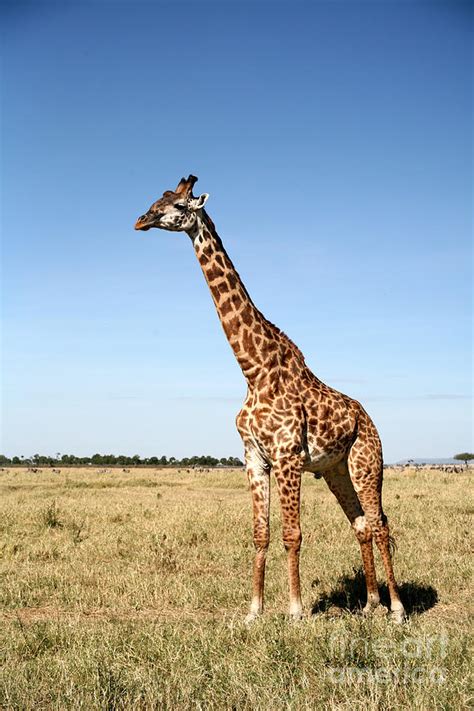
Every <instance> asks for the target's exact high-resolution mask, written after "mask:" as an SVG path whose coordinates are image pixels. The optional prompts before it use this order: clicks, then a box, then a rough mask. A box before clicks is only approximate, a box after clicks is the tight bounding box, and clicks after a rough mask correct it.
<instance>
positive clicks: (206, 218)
mask: <svg viewBox="0 0 474 711" xmlns="http://www.w3.org/2000/svg"><path fill="white" fill-rule="evenodd" d="M202 214H203V217H204V221H205V223H206V226H207V227H208V229H209V230H210V231H211V232H212V234H213V235H214V237H215V239H216V240H217V242H218V244H219V245H220V246H221V247H222V249H224V251H225V248H224V244H223V242H222V240H221V238H220V237H219V234H218V232H217V230H216V226H215V224H214V222H213V221H212V219H211V218H210V217H209V215H208V213H207V212H206V210H204V209H203V211H202ZM226 255H227V252H226ZM227 258H228V259H229V261H230V258H229V256H228V255H227ZM234 269H235V267H234ZM236 271H237V270H236ZM242 286H243V288H244V290H245V292H246V293H247V296H248V298H249V299H250V301H252V299H251V297H250V295H249V293H248V292H247V289H246V288H245V285H244V284H242ZM252 303H253V302H252ZM260 313H261V312H260ZM261 316H262V318H263V319H264V320H265V321H266V322H267V324H268V325H269V326H270V328H271V329H272V330H273V331H274V332H275V333H276V335H277V336H278V337H279V338H282V339H284V340H285V341H286V343H287V345H288V346H289V347H290V349H291V350H292V351H293V354H294V355H295V356H296V357H297V358H298V359H299V360H301V361H302V363H305V359H304V355H303V353H302V352H301V351H300V349H299V348H298V346H297V345H296V343H294V342H293V341H292V340H291V338H290V337H289V336H287V334H286V333H285V332H284V331H282V330H281V329H280V328H278V326H275V324H274V323H272V322H271V321H269V320H268V319H267V318H266V317H265V316H264V315H263V314H262V313H261Z"/></svg>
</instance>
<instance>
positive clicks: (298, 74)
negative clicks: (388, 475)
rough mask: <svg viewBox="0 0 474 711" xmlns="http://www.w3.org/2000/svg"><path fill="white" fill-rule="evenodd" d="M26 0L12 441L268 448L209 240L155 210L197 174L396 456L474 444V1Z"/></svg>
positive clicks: (265, 279) (16, 160)
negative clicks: (250, 400)
mask: <svg viewBox="0 0 474 711" xmlns="http://www.w3.org/2000/svg"><path fill="white" fill-rule="evenodd" d="M1 13H2V26H3V38H2V40H3V42H2V44H3V80H2V99H3V102H2V103H3V106H4V109H3V122H2V148H3V160H2V188H3V198H2V223H3V224H2V231H3V254H2V274H3V318H2V326H3V328H2V331H3V348H2V357H3V371H4V377H3V386H2V395H3V396H2V405H3V425H2V444H1V449H2V451H3V452H4V453H6V454H10V455H12V454H24V455H30V454H33V453H35V452H40V453H55V452H57V451H59V452H71V453H75V454H92V453H94V452H96V451H99V452H114V453H119V452H121V453H125V454H135V453H138V454H141V455H143V456H151V455H154V454H156V455H159V456H161V455H162V454H166V455H168V456H170V455H174V456H179V457H181V456H188V455H193V454H207V453H209V454H213V455H217V456H229V455H237V456H241V455H242V447H241V443H240V439H239V437H238V434H237V432H236V430H235V425H234V417H235V414H236V412H237V411H238V410H239V408H240V404H241V402H242V400H243V398H244V396H245V381H244V379H243V376H242V374H241V372H240V369H239V367H238V365H237V363H236V361H235V360H234V357H233V354H232V352H231V350H230V347H229V345H228V343H227V341H226V340H225V336H224V334H223V331H222V329H221V326H220V324H219V322H218V319H217V316H216V314H215V311H214V307H213V305H212V301H211V299H210V295H209V293H208V290H207V287H206V285H205V282H204V279H203V277H202V274H201V272H200V269H199V266H198V264H197V261H196V258H195V255H194V253H193V250H192V246H191V244H190V242H189V240H188V238H187V237H186V236H185V235H182V234H172V233H165V232H159V231H150V232H146V233H137V232H134V230H133V224H134V221H135V219H136V217H137V216H138V215H140V214H142V213H143V212H144V211H145V209H146V208H148V207H149V205H150V204H151V202H153V200H155V199H156V198H157V197H158V196H160V195H161V193H162V192H163V191H164V190H166V189H173V188H174V187H175V185H176V183H177V182H178V180H179V178H180V177H181V176H182V175H187V174H188V173H194V174H196V175H198V176H199V183H198V184H197V186H196V190H197V189H198V188H199V189H201V191H205V192H209V193H210V196H211V197H210V199H209V201H208V204H207V209H208V212H209V214H210V215H211V216H212V218H213V220H214V222H215V223H216V226H217V228H218V231H219V233H220V235H221V237H222V238H223V240H224V243H225V245H226V247H227V250H228V252H229V253H230V255H231V257H232V259H233V261H234V263H235V264H236V266H237V269H238V270H239V272H240V274H241V276H242V278H243V280H244V282H245V284H246V286H247V288H248V290H249V292H250V293H251V295H252V298H253V300H254V301H255V303H256V304H257V305H258V306H259V308H260V309H261V310H262V311H263V312H264V314H265V315H266V316H267V317H268V318H269V319H270V320H271V321H273V322H275V323H277V324H278V325H279V326H280V327H281V328H282V329H283V330H285V331H286V332H287V333H288V334H289V335H290V337H291V338H292V339H293V340H294V341H295V342H296V343H297V344H298V345H299V346H300V348H301V349H302V350H303V352H304V353H305V356H306V361H307V363H308V364H309V366H310V367H311V368H312V369H313V370H314V372H315V373H316V374H317V375H318V376H319V377H320V378H321V379H323V380H325V381H326V382H328V383H329V384H330V385H332V386H334V387H335V388H337V389H339V390H342V391H344V392H346V393H348V394H349V395H351V396H353V397H356V398H357V399H359V400H361V402H362V403H363V404H364V406H365V407H366V409H367V410H368V411H369V413H370V414H371V415H372V417H373V418H374V420H375V422H376V424H377V426H378V428H379V431H380V433H381V436H382V440H383V444H384V450H385V458H386V460H387V461H393V460H396V459H399V458H402V457H423V456H426V457H436V456H443V457H444V456H450V455H452V454H454V453H455V452H458V451H462V450H465V449H470V448H472V446H473V445H472V439H471V437H472V435H471V432H472V415H471V412H472V400H471V396H472V383H471V362H472V361H471V331H470V318H471V273H472V272H471V269H472V261H471V257H472V255H471V245H470V239H471V229H472V212H471V209H472V208H471V192H472V165H471V162H470V161H471V155H472V154H471V126H472V107H471V80H472V76H471V55H470V42H471V41H472V31H471V27H472V13H471V12H470V10H469V4H468V3H460V2H453V1H452V0H450V1H449V2H447V1H446V2H442V1H441V2H422V3H417V2H378V3H375V2H364V3H361V2H356V1H355V0H354V1H352V2H311V3H310V2H308V3H306V2H296V1H295V0H292V1H291V2H278V1H276V2H265V1H263V0H262V1H260V2H259V1H257V2H253V3H250V2H242V1H240V2H232V1H231V0H228V1H226V2H206V1H205V0H200V1H199V2H197V1H196V2H179V3H178V2H174V3H166V2H155V3H151V2H133V3H131V2H130V3H129V2H126V1H117V2H112V1H111V0H110V1H108V2H105V1H104V2H99V1H97V2H83V3H80V2H62V3H47V2H41V1H40V2H35V3H22V2H18V1H16V2H11V3H10V2H3V3H2V5H1Z"/></svg>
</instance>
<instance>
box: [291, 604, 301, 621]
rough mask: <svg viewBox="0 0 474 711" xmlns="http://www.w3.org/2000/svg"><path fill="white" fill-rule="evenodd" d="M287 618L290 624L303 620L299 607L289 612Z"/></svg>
mask: <svg viewBox="0 0 474 711" xmlns="http://www.w3.org/2000/svg"><path fill="white" fill-rule="evenodd" d="M289 617H290V620H291V622H299V621H300V620H302V619H303V618H304V613H303V610H302V608H301V607H297V608H296V609H293V610H290V613H289Z"/></svg>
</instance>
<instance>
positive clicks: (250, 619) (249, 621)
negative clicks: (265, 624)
mask: <svg viewBox="0 0 474 711" xmlns="http://www.w3.org/2000/svg"><path fill="white" fill-rule="evenodd" d="M260 614H261V613H260V612H249V614H248V615H246V617H245V619H244V625H247V626H249V625H253V623H254V622H255V620H258V618H259V617H260Z"/></svg>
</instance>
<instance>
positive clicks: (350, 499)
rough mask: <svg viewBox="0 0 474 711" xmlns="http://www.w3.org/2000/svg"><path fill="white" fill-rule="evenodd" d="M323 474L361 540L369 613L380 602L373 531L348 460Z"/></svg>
mask: <svg viewBox="0 0 474 711" xmlns="http://www.w3.org/2000/svg"><path fill="white" fill-rule="evenodd" d="M323 476H324V479H325V481H326V483H327V485H328V487H329V489H330V490H331V491H332V493H333V494H334V496H335V497H336V499H337V500H338V502H339V504H340V506H341V508H342V510H343V511H344V513H345V514H346V516H347V518H348V519H349V522H350V524H351V526H352V528H353V530H354V533H355V535H356V538H357V540H358V541H359V545H360V552H361V556H362V563H363V565H364V575H365V583H366V585H367V603H366V605H365V607H364V613H366V614H367V613H370V612H371V611H372V610H373V609H374V608H376V607H377V605H378V604H379V602H380V597H379V590H378V585H377V576H376V573H375V563H374V552H373V548H372V531H371V529H370V526H369V525H368V523H367V519H366V518H365V516H364V511H363V509H362V506H361V504H360V501H359V499H358V498H357V494H356V492H355V490H354V486H353V485H352V481H351V479H350V476H349V471H348V468H347V464H346V462H341V464H340V465H339V466H338V467H337V469H334V470H333V471H330V472H325V473H324V475H323Z"/></svg>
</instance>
